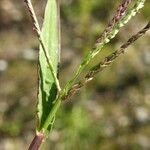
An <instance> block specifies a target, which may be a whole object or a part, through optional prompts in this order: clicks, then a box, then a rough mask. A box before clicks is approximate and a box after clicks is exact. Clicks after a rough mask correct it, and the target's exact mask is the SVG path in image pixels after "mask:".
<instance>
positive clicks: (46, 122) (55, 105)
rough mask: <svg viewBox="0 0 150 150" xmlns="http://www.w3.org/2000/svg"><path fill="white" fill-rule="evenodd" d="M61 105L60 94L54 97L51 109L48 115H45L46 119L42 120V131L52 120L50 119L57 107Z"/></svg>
mask: <svg viewBox="0 0 150 150" xmlns="http://www.w3.org/2000/svg"><path fill="white" fill-rule="evenodd" d="M60 105H61V99H60V96H58V98H57V99H56V101H55V103H54V105H53V108H52V109H51V111H50V113H49V115H48V116H47V119H46V120H45V122H44V125H43V126H42V129H41V130H42V131H43V132H45V130H46V129H47V128H48V127H49V125H50V123H51V122H52V119H53V118H54V117H55V114H56V112H57V110H58V108H59V107H60Z"/></svg>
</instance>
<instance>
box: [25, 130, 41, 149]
mask: <svg viewBox="0 0 150 150" xmlns="http://www.w3.org/2000/svg"><path fill="white" fill-rule="evenodd" d="M43 139H44V134H43V133H37V134H36V135H35V137H34V139H33V141H32V142H31V144H30V146H29V148H28V150H39V147H40V146H41V144H42V142H43Z"/></svg>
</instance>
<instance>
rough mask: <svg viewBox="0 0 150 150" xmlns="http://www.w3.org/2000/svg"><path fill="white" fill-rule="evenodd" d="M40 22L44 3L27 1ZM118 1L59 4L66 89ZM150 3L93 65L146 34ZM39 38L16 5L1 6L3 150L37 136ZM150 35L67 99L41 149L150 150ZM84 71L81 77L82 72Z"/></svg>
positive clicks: (1, 2) (3, 2)
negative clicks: (141, 32)
mask: <svg viewBox="0 0 150 150" xmlns="http://www.w3.org/2000/svg"><path fill="white" fill-rule="evenodd" d="M32 1H33V4H34V7H35V10H36V14H37V16H38V20H39V22H40V24H42V21H43V12H44V7H45V3H46V0H32ZM121 2H122V0H61V26H62V27H61V30H62V51H61V67H60V81H61V85H62V86H63V85H64V84H65V83H66V81H67V80H69V79H70V78H71V76H72V74H73V72H74V70H75V69H76V67H77V66H78V65H79V63H80V60H81V58H82V57H83V55H85V54H86V53H87V52H88V51H89V50H90V49H91V48H92V46H93V44H94V43H95V41H96V39H97V37H98V36H99V35H100V33H101V32H102V31H103V29H104V28H105V27H106V25H107V23H108V22H109V20H110V19H111V18H112V15H113V14H114V12H115V10H116V8H117V6H118V5H119V4H120V3H121ZM149 8H150V1H147V2H146V5H145V7H144V9H142V10H141V11H140V13H139V14H138V15H137V16H136V17H134V18H133V19H132V20H131V21H130V22H129V23H128V24H127V25H126V26H125V27H124V28H122V29H121V31H120V32H119V34H118V35H117V36H116V38H115V39H113V40H112V41H111V43H110V44H108V45H107V46H105V47H104V49H103V51H102V52H101V53H100V54H99V56H97V57H96V58H95V59H94V61H93V62H91V63H90V65H89V66H88V68H86V70H88V69H89V68H90V67H91V66H93V65H94V64H95V62H98V61H100V60H102V59H103V58H104V57H105V56H107V55H108V54H110V53H112V52H113V51H114V50H116V49H117V48H119V46H120V45H121V44H122V43H123V42H125V41H126V40H127V39H128V38H129V37H130V36H131V35H132V34H134V33H136V32H137V31H139V30H140V29H141V28H143V27H144V26H145V25H146V23H147V22H148V19H149V14H150V9H149ZM38 44H39V43H38V40H37V38H36V36H35V34H34V33H33V30H32V24H31V20H30V17H29V13H28V11H27V9H26V7H25V4H24V2H23V0H22V1H20V0H13V1H12V0H0V150H17V149H27V147H28V145H29V143H30V142H31V140H32V138H33V136H34V128H35V114H36V103H37V55H38ZM149 44H150V32H147V34H146V35H145V36H144V37H142V38H141V39H139V40H138V41H137V42H136V43H135V44H133V45H132V46H130V47H129V48H128V51H127V53H126V54H124V55H122V56H121V57H119V58H118V59H117V61H115V62H114V63H113V65H111V66H110V67H108V68H107V69H105V70H104V71H103V72H101V73H100V74H99V75H97V77H96V78H95V79H94V80H93V81H92V82H90V83H89V84H88V85H86V87H84V88H82V90H81V91H80V92H79V93H77V94H76V95H75V96H74V97H73V98H72V99H71V100H70V101H66V102H64V103H63V105H62V107H61V109H60V110H59V112H58V113H57V117H56V122H55V124H54V127H53V130H52V132H51V134H50V135H49V138H48V140H47V141H46V143H45V144H43V146H42V148H41V149H42V150H49V149H51V150H110V149H111V150H120V149H121V150H148V149H150V117H149V116H150V69H149V68H150V45H149ZM86 70H85V72H86Z"/></svg>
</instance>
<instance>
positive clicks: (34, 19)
mask: <svg viewBox="0 0 150 150" xmlns="http://www.w3.org/2000/svg"><path fill="white" fill-rule="evenodd" d="M24 2H25V3H26V5H27V8H28V10H29V12H30V16H31V18H32V22H33V26H34V31H35V32H36V35H37V37H38V40H39V42H40V44H41V47H42V49H43V52H44V55H45V58H46V61H47V64H48V66H49V69H50V71H51V73H52V76H53V78H54V81H55V84H56V87H57V89H58V92H60V91H61V87H60V84H59V80H58V78H57V75H56V74H55V71H54V67H53V65H52V62H51V59H50V57H49V55H48V53H47V50H46V48H45V46H44V42H43V39H42V37H41V30H40V26H39V23H38V20H37V17H36V15H35V11H34V8H33V6H32V3H31V0H24Z"/></svg>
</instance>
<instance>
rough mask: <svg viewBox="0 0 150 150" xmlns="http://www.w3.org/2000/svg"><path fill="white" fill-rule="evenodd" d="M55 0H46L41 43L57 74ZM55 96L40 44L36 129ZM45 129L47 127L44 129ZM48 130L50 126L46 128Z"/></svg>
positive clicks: (57, 53) (52, 82)
mask: <svg viewBox="0 0 150 150" xmlns="http://www.w3.org/2000/svg"><path fill="white" fill-rule="evenodd" d="M58 9H59V8H58V2H57V0H48V1H47V4H46V9H45V15H44V23H43V27H42V31H41V38H42V40H43V44H44V46H45V48H46V50H47V54H48V55H49V57H50V59H51V62H52V66H53V70H54V72H55V74H57V67H58V61H59V51H60V28H59V11H58ZM56 96H57V87H56V83H55V81H54V78H53V76H52V73H51V72H50V69H49V67H48V65H47V61H46V57H45V55H44V52H43V50H42V46H41V45H40V52H39V93H38V105H37V111H38V112H37V114H38V124H37V130H38V131H40V130H41V129H42V127H43V124H44V122H45V120H46V118H47V117H48V114H49V112H50V111H51V109H52V107H53V101H54V100H55V99H56ZM46 130H47V129H46ZM48 130H50V128H49V129H48Z"/></svg>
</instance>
